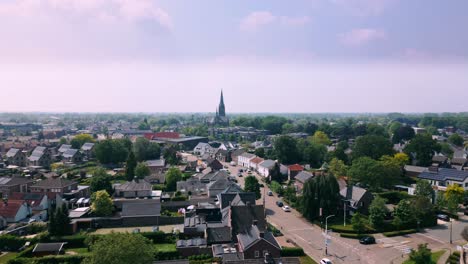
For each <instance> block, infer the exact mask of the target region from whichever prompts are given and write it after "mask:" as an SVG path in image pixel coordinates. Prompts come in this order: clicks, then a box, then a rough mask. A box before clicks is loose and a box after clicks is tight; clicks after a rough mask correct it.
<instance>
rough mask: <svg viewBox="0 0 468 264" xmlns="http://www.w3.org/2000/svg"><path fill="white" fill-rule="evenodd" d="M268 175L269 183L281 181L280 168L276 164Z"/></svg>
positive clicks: (276, 163)
mask: <svg viewBox="0 0 468 264" xmlns="http://www.w3.org/2000/svg"><path fill="white" fill-rule="evenodd" d="M268 175H269V176H270V177H269V178H270V181H277V182H282V181H283V175H282V174H281V168H280V165H279V163H278V162H275V166H273V168H271V169H270V170H269V172H268Z"/></svg>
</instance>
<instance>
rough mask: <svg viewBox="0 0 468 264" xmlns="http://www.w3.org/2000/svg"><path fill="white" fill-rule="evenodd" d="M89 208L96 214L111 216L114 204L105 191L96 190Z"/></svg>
mask: <svg viewBox="0 0 468 264" xmlns="http://www.w3.org/2000/svg"><path fill="white" fill-rule="evenodd" d="M92 198H93V199H92V205H91V210H92V211H93V213H94V214H95V215H96V216H111V215H112V210H113V208H114V204H113V203H112V199H111V197H110V195H109V194H108V193H107V191H105V190H102V191H97V192H95V193H94V194H93V197H92Z"/></svg>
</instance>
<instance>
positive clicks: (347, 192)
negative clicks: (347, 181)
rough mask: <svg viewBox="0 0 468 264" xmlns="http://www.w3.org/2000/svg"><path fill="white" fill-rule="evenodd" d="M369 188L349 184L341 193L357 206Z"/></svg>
mask: <svg viewBox="0 0 468 264" xmlns="http://www.w3.org/2000/svg"><path fill="white" fill-rule="evenodd" d="M366 192H367V190H366V189H364V188H361V187H357V186H348V187H346V188H343V189H341V191H340V194H341V196H343V197H344V198H345V199H346V200H349V201H350V202H351V205H352V206H355V205H356V204H357V203H358V202H359V201H360V200H361V199H362V197H363V196H364V195H365V194H366Z"/></svg>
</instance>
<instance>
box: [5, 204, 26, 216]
mask: <svg viewBox="0 0 468 264" xmlns="http://www.w3.org/2000/svg"><path fill="white" fill-rule="evenodd" d="M22 204H23V202H22V201H8V203H4V202H0V216H3V217H5V218H13V217H15V216H16V213H18V210H19V209H20V208H21V205H22Z"/></svg>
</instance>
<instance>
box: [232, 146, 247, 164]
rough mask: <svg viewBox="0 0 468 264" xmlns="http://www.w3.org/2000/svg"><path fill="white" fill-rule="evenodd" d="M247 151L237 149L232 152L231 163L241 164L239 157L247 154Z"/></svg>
mask: <svg viewBox="0 0 468 264" xmlns="http://www.w3.org/2000/svg"><path fill="white" fill-rule="evenodd" d="M245 152H246V151H245V149H236V150H233V151H232V152H231V161H234V162H235V163H236V164H239V160H238V158H239V156H240V155H242V154H243V153H245Z"/></svg>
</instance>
